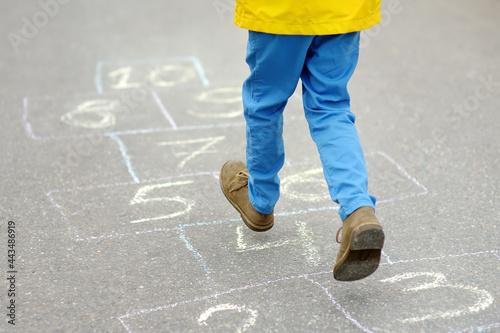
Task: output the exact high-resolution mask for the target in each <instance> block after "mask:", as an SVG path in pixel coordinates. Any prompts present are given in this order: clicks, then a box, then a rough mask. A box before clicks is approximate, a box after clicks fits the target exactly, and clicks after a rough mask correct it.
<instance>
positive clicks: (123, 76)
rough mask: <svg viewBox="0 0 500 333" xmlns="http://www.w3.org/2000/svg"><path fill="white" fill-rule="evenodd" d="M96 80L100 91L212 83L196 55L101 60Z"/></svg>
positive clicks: (157, 88)
mask: <svg viewBox="0 0 500 333" xmlns="http://www.w3.org/2000/svg"><path fill="white" fill-rule="evenodd" d="M94 83H95V87H96V90H97V92H98V93H100V94H101V93H103V92H106V91H113V90H114V91H117V90H118V91H120V90H121V91H123V90H141V89H147V90H150V89H153V90H159V89H165V88H172V87H175V86H182V85H186V84H187V85H191V86H192V85H203V86H208V85H209V84H210V82H209V81H208V79H207V77H206V75H205V70H204V69H203V66H202V65H201V63H200V61H199V60H198V58H196V57H193V56H188V57H175V58H168V59H139V60H123V61H99V62H98V63H97V65H96V73H95V78H94Z"/></svg>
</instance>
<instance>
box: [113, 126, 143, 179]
mask: <svg viewBox="0 0 500 333" xmlns="http://www.w3.org/2000/svg"><path fill="white" fill-rule="evenodd" d="M108 137H109V138H110V139H111V140H113V141H115V142H116V143H117V144H118V147H119V148H120V153H121V155H122V158H123V160H124V161H125V165H126V166H127V171H128V173H129V174H130V176H131V177H132V179H133V180H134V182H136V183H140V180H139V178H138V177H137V175H136V174H135V172H134V168H133V167H132V161H131V160H130V156H129V154H128V153H127V146H125V143H123V141H122V139H120V137H119V136H117V135H108Z"/></svg>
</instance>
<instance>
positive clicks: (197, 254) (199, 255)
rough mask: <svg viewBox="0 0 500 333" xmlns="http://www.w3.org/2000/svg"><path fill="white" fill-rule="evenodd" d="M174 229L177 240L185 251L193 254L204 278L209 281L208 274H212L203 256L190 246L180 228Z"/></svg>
mask: <svg viewBox="0 0 500 333" xmlns="http://www.w3.org/2000/svg"><path fill="white" fill-rule="evenodd" d="M176 229H177V234H178V235H179V238H180V239H181V241H183V242H184V244H185V245H186V249H187V250H188V251H190V252H191V253H193V255H194V257H195V258H196V260H198V262H199V264H200V265H201V266H202V268H203V270H204V271H205V277H206V278H207V279H208V280H211V278H210V274H211V273H212V271H211V270H210V268H209V267H208V265H207V263H206V262H205V259H204V258H203V256H202V255H201V254H200V253H199V252H198V251H196V249H195V248H194V247H193V245H191V243H189V241H188V240H187V238H186V235H185V233H184V229H183V228H182V227H180V226H179V227H177V228H176Z"/></svg>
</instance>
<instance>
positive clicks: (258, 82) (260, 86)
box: [243, 31, 313, 214]
mask: <svg viewBox="0 0 500 333" xmlns="http://www.w3.org/2000/svg"><path fill="white" fill-rule="evenodd" d="M312 40H313V37H311V36H287V35H273V34H265V33H259V32H253V31H250V32H249V40H248V49H247V59H246V61H247V63H248V65H249V67H250V71H251V74H250V76H249V77H248V79H246V80H245V83H244V85H243V106H244V113H245V119H246V122H247V127H246V134H247V149H246V162H247V168H248V171H249V173H250V177H249V181H248V193H249V198H250V202H251V203H252V206H253V207H254V208H255V209H256V210H257V211H258V212H260V213H262V214H270V213H271V212H272V211H273V209H274V205H275V204H276V202H277V201H278V197H279V178H278V171H279V170H280V169H281V167H282V166H283V163H284V159H285V155H284V147H283V137H282V132H283V109H284V108H285V105H286V103H287V101H288V98H289V97H290V96H291V95H292V94H293V92H294V91H295V88H296V86H297V83H298V80H299V77H300V75H301V72H302V68H303V65H304V60H305V58H306V54H307V50H308V48H309V46H310V44H311V41H312Z"/></svg>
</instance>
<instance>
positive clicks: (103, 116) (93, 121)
mask: <svg viewBox="0 0 500 333" xmlns="http://www.w3.org/2000/svg"><path fill="white" fill-rule="evenodd" d="M153 94H154V92H150V91H143V92H141V94H140V95H139V94H138V95H137V96H135V97H133V96H132V95H130V94H127V93H121V94H118V93H111V94H101V95H99V94H88V95H75V96H71V97H69V96H68V97H54V96H46V97H40V98H26V99H25V100H24V116H23V120H24V122H25V128H26V131H27V133H28V135H29V136H30V137H31V138H33V139H35V140H43V139H64V138H72V137H81V136H85V135H90V134H92V133H96V132H100V133H109V132H117V131H130V130H138V129H152V128H171V127H172V125H171V124H170V122H169V121H168V119H166V118H165V116H164V115H163V114H162V112H161V109H160V108H159V106H158V104H157V101H156V99H155V98H154V95H153Z"/></svg>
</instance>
